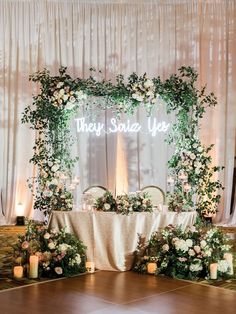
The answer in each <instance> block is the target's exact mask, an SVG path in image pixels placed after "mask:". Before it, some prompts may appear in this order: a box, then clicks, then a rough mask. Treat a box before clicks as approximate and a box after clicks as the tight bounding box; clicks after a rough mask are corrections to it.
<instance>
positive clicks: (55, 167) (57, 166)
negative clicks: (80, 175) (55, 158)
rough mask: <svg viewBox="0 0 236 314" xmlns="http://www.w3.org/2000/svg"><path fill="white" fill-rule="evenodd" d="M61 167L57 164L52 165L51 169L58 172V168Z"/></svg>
mask: <svg viewBox="0 0 236 314" xmlns="http://www.w3.org/2000/svg"><path fill="white" fill-rule="evenodd" d="M59 168H60V166H59V165H58V164H55V165H53V166H52V168H51V170H52V171H53V172H57V170H59Z"/></svg>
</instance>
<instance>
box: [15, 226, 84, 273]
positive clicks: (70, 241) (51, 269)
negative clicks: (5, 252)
mask: <svg viewBox="0 0 236 314" xmlns="http://www.w3.org/2000/svg"><path fill="white" fill-rule="evenodd" d="M14 255H15V264H16V265H20V266H22V267H23V275H25V276H26V277H28V276H29V269H30V259H31V258H32V257H36V259H37V261H38V277H47V278H57V277H62V276H72V275H75V274H78V273H83V272H86V268H85V262H86V247H85V246H84V244H83V243H82V242H81V241H80V240H79V239H77V238H76V237H75V236H74V235H72V234H70V233H67V232H66V231H65V229H64V228H63V229H61V230H60V231H56V230H48V229H47V227H46V226H45V225H43V224H42V223H37V222H34V221H28V223H27V228H26V233H25V234H24V235H19V237H18V242H17V243H16V245H14Z"/></svg>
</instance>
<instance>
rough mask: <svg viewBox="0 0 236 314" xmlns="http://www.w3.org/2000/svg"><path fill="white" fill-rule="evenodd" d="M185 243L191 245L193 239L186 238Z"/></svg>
mask: <svg viewBox="0 0 236 314" xmlns="http://www.w3.org/2000/svg"><path fill="white" fill-rule="evenodd" d="M186 244H187V246H188V247H191V246H193V240H191V239H187V240H186Z"/></svg>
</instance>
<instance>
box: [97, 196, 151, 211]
mask: <svg viewBox="0 0 236 314" xmlns="http://www.w3.org/2000/svg"><path fill="white" fill-rule="evenodd" d="M94 207H95V208H96V210H98V211H106V212H107V211H112V212H116V213H117V214H122V215H129V214H130V213H133V212H152V208H153V204H152V202H151V200H150V197H149V195H148V193H146V192H134V193H129V194H124V195H118V196H117V197H116V198H115V197H114V196H113V195H112V193H111V192H109V191H107V192H106V193H104V195H103V196H102V197H99V198H97V199H96V201H95V205H94Z"/></svg>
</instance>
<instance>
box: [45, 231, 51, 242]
mask: <svg viewBox="0 0 236 314" xmlns="http://www.w3.org/2000/svg"><path fill="white" fill-rule="evenodd" d="M43 237H44V239H46V240H48V239H49V238H50V237H51V235H50V233H48V232H46V233H45V235H44V236H43Z"/></svg>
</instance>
